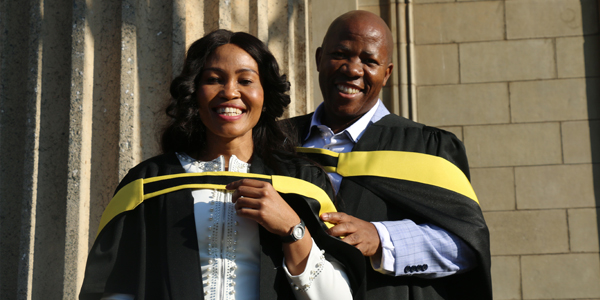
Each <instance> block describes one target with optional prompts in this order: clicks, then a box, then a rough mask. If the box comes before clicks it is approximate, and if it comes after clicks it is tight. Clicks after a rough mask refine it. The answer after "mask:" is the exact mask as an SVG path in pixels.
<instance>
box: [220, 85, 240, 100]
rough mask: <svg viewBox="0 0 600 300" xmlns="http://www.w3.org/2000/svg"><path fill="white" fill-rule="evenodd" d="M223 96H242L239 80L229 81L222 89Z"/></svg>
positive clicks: (228, 97) (233, 97)
mask: <svg viewBox="0 0 600 300" xmlns="http://www.w3.org/2000/svg"><path fill="white" fill-rule="evenodd" d="M221 93H222V94H223V97H225V98H227V99H236V98H239V97H240V91H239V90H238V85H237V82H231V81H230V82H227V83H225V85H224V86H223V89H222V90H221Z"/></svg>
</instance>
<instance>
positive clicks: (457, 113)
mask: <svg viewBox="0 0 600 300" xmlns="http://www.w3.org/2000/svg"><path fill="white" fill-rule="evenodd" d="M599 2H600V1H598V0H489V1H477V0H473V1H469V0H403V1H401V0H397V1H394V0H327V1H309V0H187V1H186V0H170V1H158V0H147V1H141V0H86V1H83V0H71V1H67V0H45V1H41V0H29V1H16V0H0V53H1V54H2V55H1V61H0V74H1V75H0V154H1V155H0V299H59V298H63V299H75V295H76V294H77V290H78V287H79V286H80V283H81V280H82V270H83V269H82V268H83V266H84V263H85V257H86V255H87V251H88V249H89V247H90V245H91V243H92V241H93V238H94V236H95V234H96V228H97V226H98V222H99V218H100V215H101V214H102V211H103V209H104V207H105V205H106V204H107V203H108V201H109V199H110V197H111V195H112V191H113V189H114V188H115V186H116V184H117V183H118V181H119V179H120V178H122V177H123V176H124V174H125V173H126V171H127V170H128V169H129V168H130V167H132V166H133V165H135V164H136V163H137V162H139V161H140V160H142V159H145V158H148V157H151V156H153V155H155V154H157V153H158V151H159V148H158V143H157V141H158V136H157V134H156V132H157V130H159V129H160V128H161V126H162V125H163V124H164V121H165V119H164V117H163V110H164V107H165V103H166V101H167V99H168V97H169V95H168V86H169V83H170V81H171V79H172V78H173V76H175V75H176V74H177V71H178V70H180V69H181V64H182V59H183V57H184V54H185V49H186V48H187V46H189V44H190V43H191V42H193V41H194V40H196V39H197V38H199V37H201V36H202V35H203V34H204V33H206V32H209V31H211V30H214V29H217V28H228V29H232V30H235V31H238V30H243V31H249V32H251V33H253V34H255V35H256V36H258V37H259V38H260V39H262V40H263V41H265V42H267V43H268V45H269V47H270V49H271V50H272V51H273V52H274V54H275V55H276V57H277V59H278V61H279V62H280V65H281V67H282V69H283V71H284V72H285V73H287V74H288V75H289V77H290V80H291V82H292V84H293V89H292V91H291V93H292V98H293V100H294V102H293V104H292V109H291V110H290V111H289V112H288V113H287V115H288V116H293V115H298V114H303V113H306V112H309V111H312V110H313V109H314V107H315V106H316V105H317V104H318V103H319V102H320V99H321V98H320V92H319V88H318V83H317V82H318V81H316V80H315V75H316V72H315V70H314V64H315V62H314V51H315V49H316V47H317V46H319V45H320V43H321V40H322V37H323V35H324V33H325V30H326V28H327V25H328V24H329V23H330V22H331V21H332V20H333V19H334V18H335V17H336V16H338V15H339V14H341V13H343V12H345V11H349V10H352V9H356V8H360V9H365V10H369V11H372V12H375V13H377V14H379V15H381V16H382V17H383V18H384V19H385V20H386V21H387V22H388V24H389V25H390V28H391V29H392V32H393V35H394V38H395V42H396V43H395V50H394V51H395V52H394V64H395V68H394V72H393V74H392V78H391V80H390V81H389V82H388V86H387V87H385V88H384V90H383V92H382V94H381V97H382V99H383V101H384V103H385V104H386V106H387V107H388V108H389V109H390V110H391V111H393V112H394V113H397V114H399V115H403V116H405V117H409V118H412V119H415V120H417V121H419V122H422V123H426V124H428V125H433V126H440V127H442V128H444V129H446V130H449V131H452V132H454V133H455V134H456V135H457V136H458V137H459V138H461V139H462V140H463V141H464V143H465V145H466V147H467V152H468V155H469V159H470V162H471V170H472V180H473V185H474V187H475V190H476V192H477V193H478V195H479V198H480V201H481V206H482V208H483V210H484V213H485V217H486V220H487V222H488V224H489V226H490V231H491V242H492V255H493V259H492V262H493V267H492V273H493V283H494V295H495V299H499V300H502V299H565V300H566V299H600V253H599V246H598V244H599V243H598V234H599V233H598V227H599V225H598V221H597V220H598V207H599V203H600V196H599V195H600V107H599V106H600V101H599V100H600V99H599V97H600V82H599V81H600V79H599V78H600V59H599V57H600V29H599V27H600V24H599V17H598V15H599V7H600V5H599Z"/></svg>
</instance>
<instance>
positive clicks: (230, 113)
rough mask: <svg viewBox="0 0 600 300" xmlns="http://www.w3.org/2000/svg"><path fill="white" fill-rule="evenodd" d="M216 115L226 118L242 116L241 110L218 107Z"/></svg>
mask: <svg viewBox="0 0 600 300" xmlns="http://www.w3.org/2000/svg"><path fill="white" fill-rule="evenodd" d="M217 113H218V114H220V115H226V116H228V117H232V116H239V115H241V114H242V110H241V109H239V108H235V107H219V108H217Z"/></svg>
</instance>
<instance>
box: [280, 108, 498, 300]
mask: <svg viewBox="0 0 600 300" xmlns="http://www.w3.org/2000/svg"><path fill="white" fill-rule="evenodd" d="M311 118H312V114H309V115H305V116H300V117H296V118H293V119H291V125H292V128H294V129H295V131H296V132H297V133H298V134H299V136H298V139H299V143H300V144H302V143H303V139H304V138H305V137H306V135H307V134H308V130H309V126H310V122H311ZM377 150H392V151H406V152H415V153H423V154H429V155H435V156H438V157H442V158H444V159H446V160H447V161H449V162H451V163H453V164H454V165H456V166H457V167H458V168H460V170H462V172H463V173H464V174H465V176H466V179H465V180H468V178H469V166H468V162H467V157H466V154H465V149H464V146H463V144H462V142H460V140H458V139H457V138H456V136H454V135H453V134H452V133H449V132H446V131H443V130H440V129H437V128H433V127H428V126H425V125H422V124H419V123H415V122H413V121H410V120H407V119H405V118H402V117H399V116H397V115H394V114H390V115H387V116H385V117H384V118H382V119H381V120H379V121H378V122H376V123H373V124H370V125H369V126H368V127H367V129H366V130H365V132H364V134H363V135H362V137H361V138H360V140H359V141H358V143H357V144H356V145H355V147H354V148H353V150H352V151H377ZM309 158H312V159H313V160H315V161H317V162H320V161H319V157H312V156H310V155H309ZM365 163H367V164H368V163H369V162H365ZM322 164H323V165H324V166H325V165H326V163H322ZM338 208H339V209H340V211H344V212H346V213H348V214H350V215H353V216H355V217H357V218H360V219H362V220H365V221H369V222H373V221H390V220H402V219H410V220H413V221H414V222H415V223H417V224H419V223H431V224H434V225H437V226H439V227H441V228H444V229H445V230H448V231H449V232H452V233H454V234H455V235H456V236H458V237H460V238H461V239H463V240H464V241H465V242H466V243H467V244H468V245H469V246H470V247H471V248H472V249H473V250H474V252H475V255H476V258H477V267H476V268H475V269H473V270H470V271H468V272H466V273H463V274H457V275H452V276H448V277H444V278H439V279H424V278H418V277H415V276H397V277H394V276H391V275H383V274H381V273H378V272H376V271H374V270H373V269H372V268H371V266H370V262H369V259H368V258H365V265H366V266H367V299H398V300H409V299H410V300H413V299H419V300H421V299H422V300H435V299H482V300H486V299H492V288H491V275H490V265H491V262H490V260H491V259H490V247H489V232H488V228H487V226H486V224H485V220H484V218H483V214H482V211H481V209H480V207H479V205H478V203H477V202H475V201H473V200H472V199H469V198H467V197H464V196H463V195H460V194H458V193H455V192H452V191H448V190H445V189H443V188H440V187H436V186H430V185H425V184H422V183H418V182H413V181H407V180H398V179H393V178H383V177H376V176H358V177H344V178H343V179H342V182H341V185H340V190H339V193H338Z"/></svg>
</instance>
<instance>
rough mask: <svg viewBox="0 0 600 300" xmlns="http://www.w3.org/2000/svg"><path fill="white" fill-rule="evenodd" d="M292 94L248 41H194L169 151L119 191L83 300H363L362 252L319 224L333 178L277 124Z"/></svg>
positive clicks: (266, 56) (262, 49)
mask: <svg viewBox="0 0 600 300" xmlns="http://www.w3.org/2000/svg"><path fill="white" fill-rule="evenodd" d="M288 90H289V83H288V82H287V81H286V80H285V76H281V75H280V74H279V68H278V65H277V62H276V61H275V59H274V57H273V56H272V54H271V53H270V52H269V51H268V49H267V48H266V46H265V45H264V44H263V43H262V42H260V41H259V40H258V39H256V38H255V37H253V36H251V35H249V34H246V33H241V32H238V33H232V32H230V31H226V30H218V31H215V32H213V33H211V34H209V35H207V36H205V37H203V38H202V39H200V40H198V41H196V42H195V43H194V44H192V46H191V47H190V49H189V50H188V54H187V58H186V61H185V64H184V69H183V71H182V73H181V75H179V76H178V77H177V78H175V79H174V80H173V82H172V84H171V95H172V96H173V99H172V103H171V105H170V106H169V108H167V114H168V115H169V116H170V117H172V122H171V124H170V126H169V127H168V128H167V129H166V130H165V132H164V134H163V137H162V147H163V152H164V153H165V154H163V155H160V156H157V157H154V158H151V159H149V160H147V161H145V162H143V163H141V164H140V165H138V166H136V167H135V168H133V169H132V170H131V171H130V172H129V173H128V175H127V176H126V177H125V178H124V179H123V181H122V182H121V183H120V184H119V187H118V188H117V192H116V193H115V197H114V198H113V200H111V203H110V204H109V206H108V207H107V208H106V210H105V212H104V214H103V217H102V220H101V225H100V230H99V234H98V236H97V239H96V241H95V243H94V246H93V248H92V251H91V252H90V255H89V258H88V264H87V267H86V274H85V279H84V285H83V287H82V292H81V295H80V299H100V298H103V299H202V298H203V297H204V299H258V298H261V299H275V298H280V299H291V298H294V297H296V298H298V299H325V298H328V299H330V298H336V299H344V298H346V299H348V298H351V297H352V296H354V297H356V298H360V297H361V295H362V292H363V288H364V286H363V285H362V283H361V280H360V279H361V278H362V276H363V275H364V259H363V258H362V255H361V254H360V252H359V251H357V250H356V249H355V248H354V247H352V246H350V245H348V244H346V243H344V242H342V241H340V240H338V239H336V238H333V237H330V236H329V235H327V233H326V232H325V230H326V226H325V225H324V224H323V223H321V221H320V220H319V218H318V216H319V213H320V211H321V212H322V211H323V210H324V209H325V210H330V209H334V208H333V207H332V206H331V202H330V200H329V199H328V195H327V194H326V193H325V192H324V191H323V190H321V189H319V188H317V187H315V185H316V186H319V187H321V188H325V189H327V190H328V191H331V187H330V186H329V183H328V180H327V176H326V174H325V173H324V172H323V171H322V170H321V169H320V168H317V167H315V166H313V165H310V164H308V163H307V162H306V161H305V160H303V159H301V158H298V157H297V156H295V155H293V154H291V152H292V151H293V149H294V145H293V144H292V143H291V141H292V140H293V139H288V138H287V135H286V134H285V133H284V132H283V131H282V130H281V129H280V128H279V126H278V124H277V123H276V119H277V118H278V117H280V116H281V115H282V113H283V111H284V109H285V107H286V106H287V105H288V104H289V102H290V99H289V96H288V95H286V94H285V93H286V92H287V91H288ZM224 171H228V172H224ZM240 173H249V174H240ZM258 174H265V175H275V174H277V175H283V176H264V175H258ZM296 178H299V179H302V180H299V179H296ZM303 180H305V181H303ZM306 181H309V182H312V183H313V184H314V185H313V184H309V183H307V182H306ZM329 195H331V193H330V194H329ZM283 198H285V200H284V199H283ZM316 199H319V200H316ZM328 205H329V206H328ZM304 226H306V227H304ZM359 274H362V275H359Z"/></svg>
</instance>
